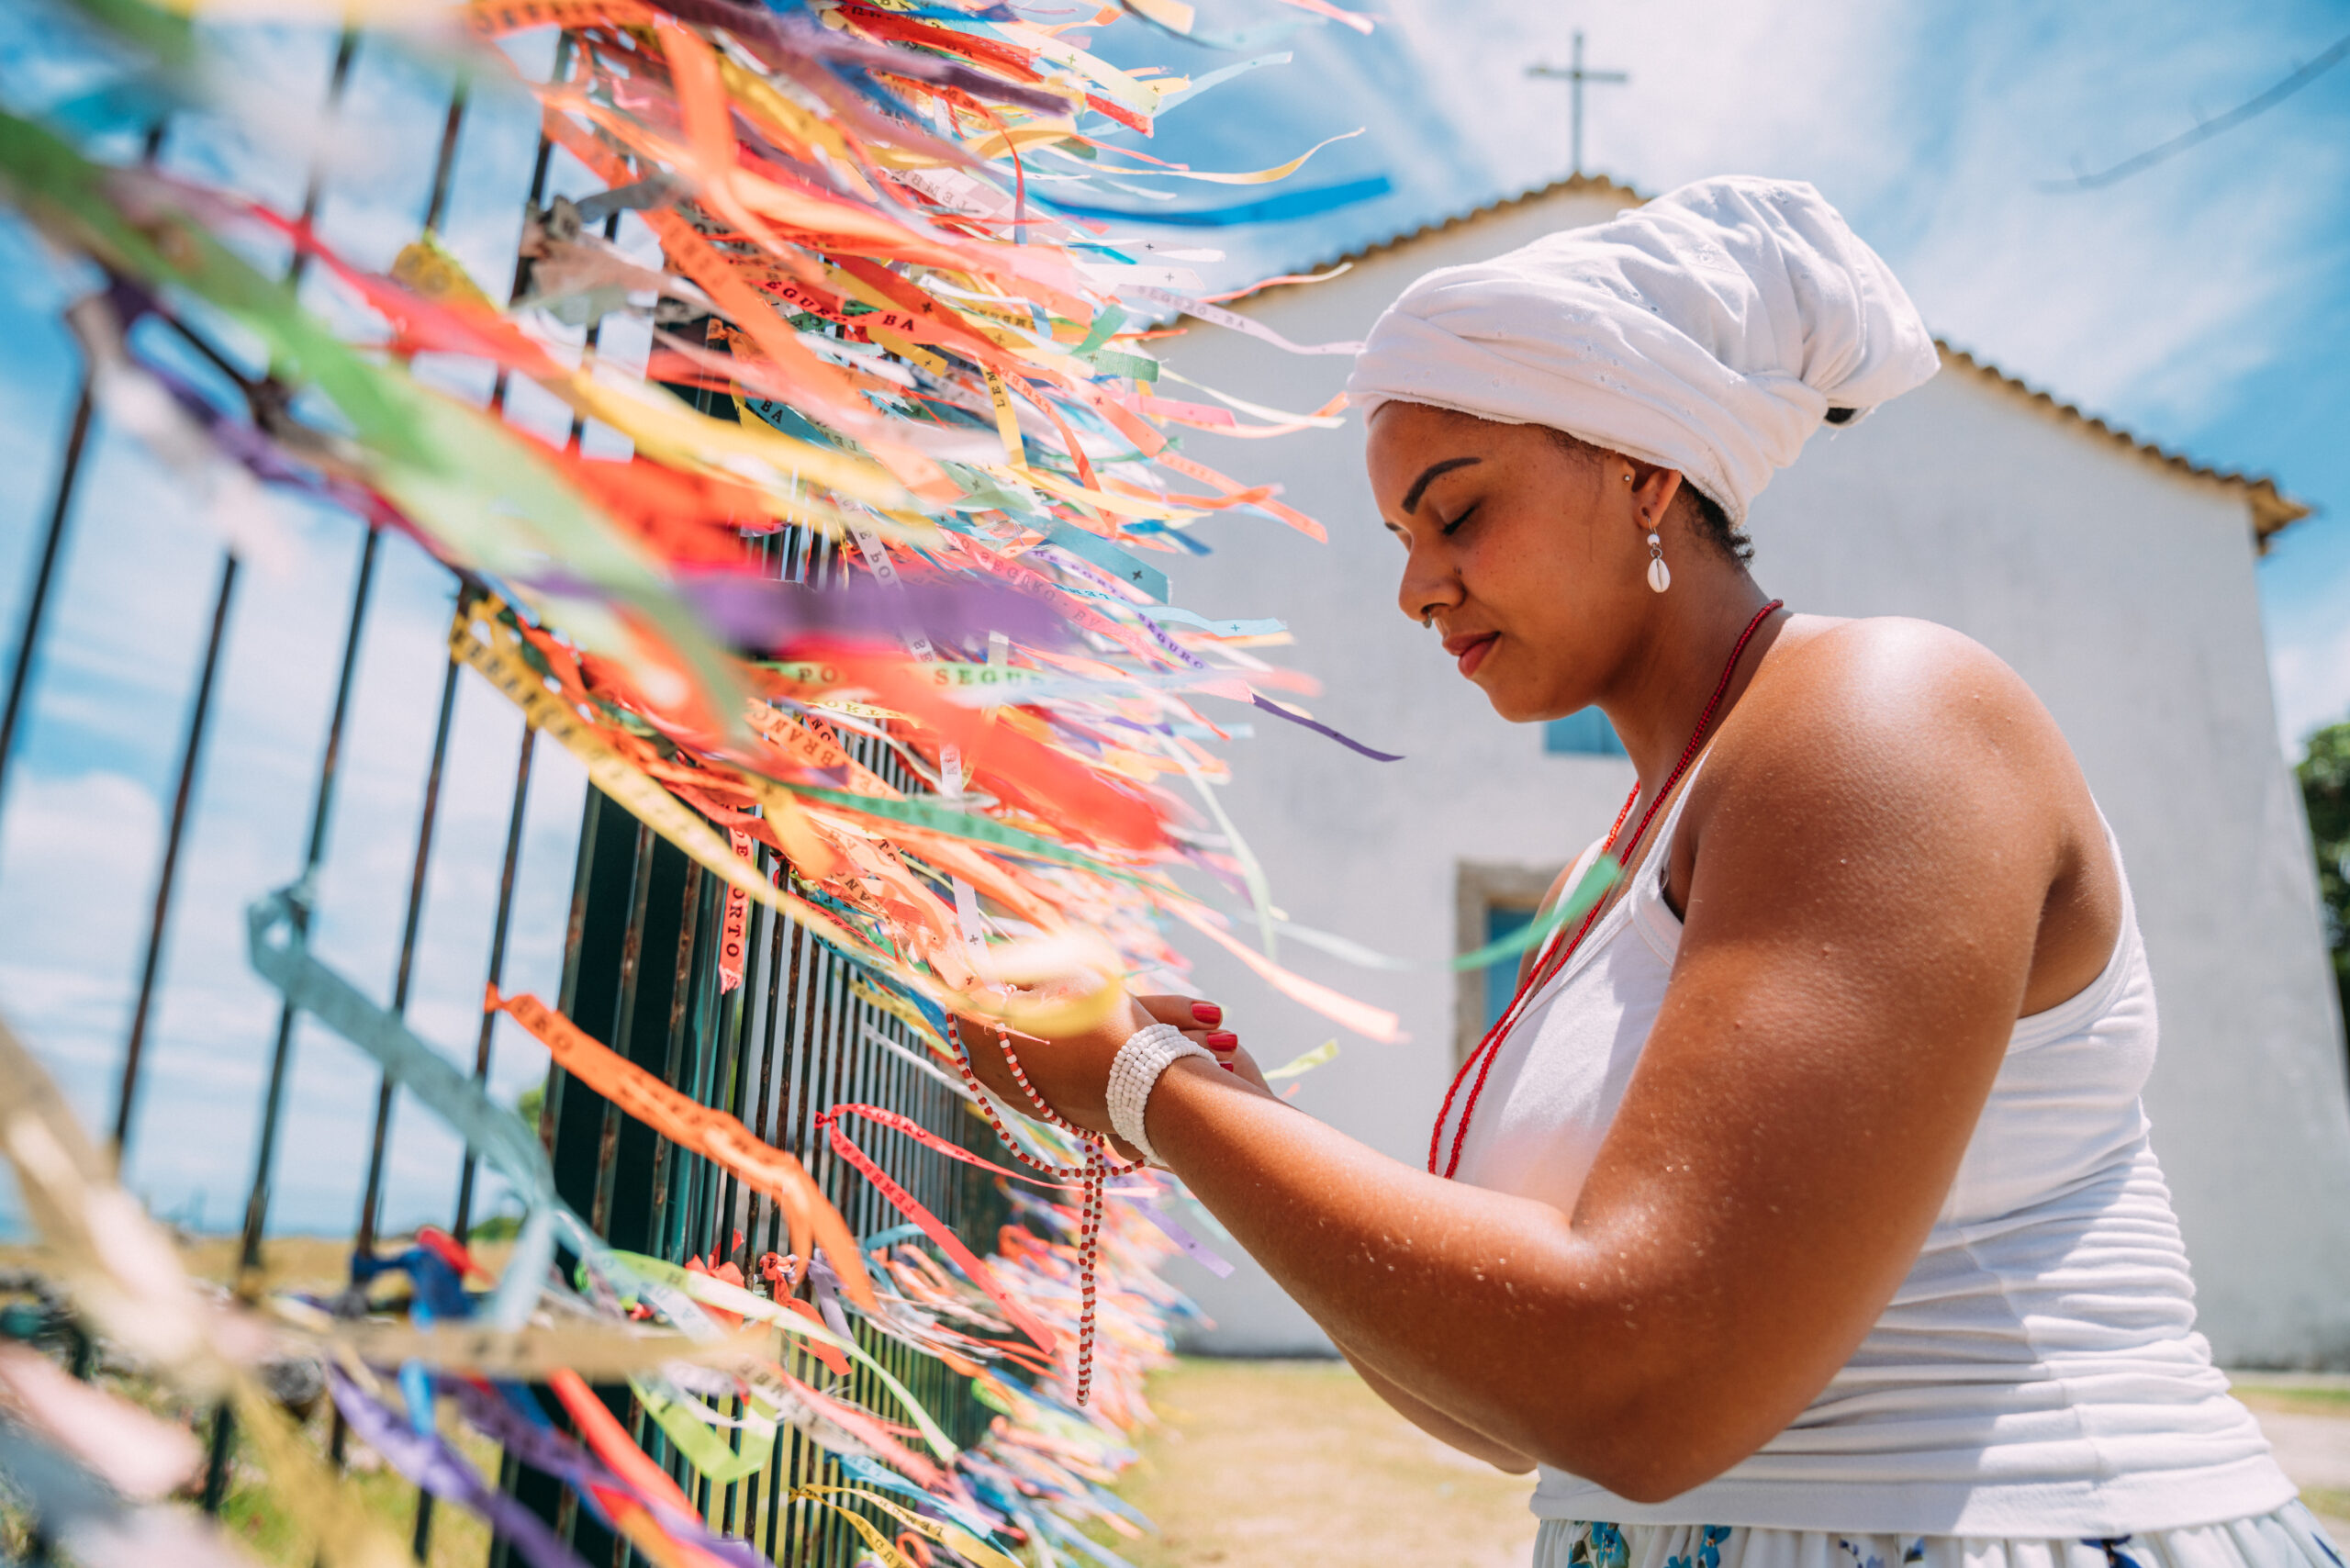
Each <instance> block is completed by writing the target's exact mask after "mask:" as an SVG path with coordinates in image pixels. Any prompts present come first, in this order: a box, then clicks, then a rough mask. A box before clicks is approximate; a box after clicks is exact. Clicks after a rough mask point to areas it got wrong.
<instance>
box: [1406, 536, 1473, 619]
mask: <svg viewBox="0 0 2350 1568" xmlns="http://www.w3.org/2000/svg"><path fill="white" fill-rule="evenodd" d="M1459 602H1460V585H1459V583H1457V582H1456V581H1455V580H1454V579H1453V577H1452V574H1451V573H1450V572H1449V571H1444V570H1440V569H1439V568H1438V566H1437V564H1436V563H1435V562H1434V561H1432V560H1430V559H1428V557H1427V553H1426V552H1424V551H1420V550H1414V551H1413V552H1412V553H1411V554H1409V555H1408V556H1406V557H1405V558H1404V578H1403V581H1402V582H1400V583H1398V584H1397V585H1396V588H1395V604H1396V607H1397V608H1398V609H1400V610H1403V612H1404V614H1406V615H1408V616H1410V617H1411V618H1412V619H1413V620H1415V621H1419V622H1425V621H1427V618H1428V617H1429V616H1430V615H1431V614H1435V613H1438V612H1440V611H1442V610H1449V609H1450V608H1451V607H1452V606H1453V605H1455V604H1457V603H1459Z"/></svg>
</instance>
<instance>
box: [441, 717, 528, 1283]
mask: <svg viewBox="0 0 2350 1568" xmlns="http://www.w3.org/2000/svg"><path fill="white" fill-rule="evenodd" d="M538 738H539V732H538V731H536V730H534V729H532V728H531V726H530V725H529V724H528V723H525V724H524V725H523V726H522V745H521V749H520V755H519V756H517V757H516V759H515V763H514V805H513V808H512V810H511V811H509V812H508V813H507V817H506V857H505V859H504V861H503V862H502V863H501V864H500V865H499V868H498V916H497V919H496V921H495V922H494V923H493V924H491V926H490V931H489V974H488V977H487V984H489V985H491V986H497V985H500V984H502V983H504V981H505V979H506V938H507V933H508V932H509V930H510V929H511V927H512V924H513V916H514V873H515V868H517V867H518V866H519V865H520V863H521V859H522V831H523V828H524V826H525V825H526V820H527V818H528V816H529V810H528V807H529V803H530V798H531V753H532V748H533V746H534V745H535V744H536V742H537V741H538ZM497 1030H498V1014H495V1013H492V1012H490V1011H488V1010H487V1009H486V1008H485V1009H484V1010H483V1012H482V1015H481V1033H480V1035H479V1036H477V1037H476V1039H475V1041H474V1081H475V1082H476V1083H487V1082H488V1081H489V1047H490V1042H491V1040H492V1038H493V1037H494V1036H496V1034H497ZM480 1169H481V1157H480V1156H478V1155H476V1153H475V1152H474V1150H473V1148H472V1146H470V1145H468V1146H467V1147H466V1148H465V1161H464V1167H463V1169H462V1170H461V1171H460V1173H459V1174H458V1177H457V1214H456V1218H455V1219H454V1220H453V1222H452V1223H451V1225H450V1227H449V1228H450V1232H451V1234H452V1235H453V1236H455V1237H456V1238H457V1239H458V1240H459V1241H463V1240H464V1239H465V1238H466V1236H467V1235H468V1234H469V1233H470V1232H471V1231H472V1229H473V1218H474V1181H475V1178H476V1174H477V1173H478V1171H479V1170H480Z"/></svg>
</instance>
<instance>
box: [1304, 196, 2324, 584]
mask: <svg viewBox="0 0 2350 1568" xmlns="http://www.w3.org/2000/svg"><path fill="white" fill-rule="evenodd" d="M1586 193H1587V194H1590V195H1595V196H1617V197H1620V198H1622V200H1623V201H1624V203H1625V205H1627V206H1632V205H1635V204H1638V203H1639V202H1644V201H1646V200H1648V199H1649V198H1648V197H1647V196H1646V195H1644V194H1643V193H1641V192H1639V191H1637V190H1634V189H1633V188H1632V187H1631V186H1629V185H1624V184H1622V183H1620V182H1618V181H1616V180H1611V179H1609V178H1608V177H1607V176H1606V175H1605V174H1571V175H1569V176H1568V177H1567V178H1565V179H1563V180H1554V181H1551V182H1550V184H1548V185H1534V186H1530V187H1528V188H1527V189H1526V190H1523V191H1520V192H1518V193H1517V194H1516V195H1515V196H1501V197H1498V198H1496V199H1494V200H1493V201H1489V202H1486V203H1484V204H1483V206H1480V207H1471V208H1469V209H1468V210H1467V211H1465V212H1457V213H1454V214H1452V215H1451V216H1449V217H1447V218H1438V219H1437V220H1436V221H1435V222H1432V223H1424V224H1422V225H1420V226H1419V227H1418V228H1416V229H1410V230H1404V231H1403V232H1401V233H1397V234H1391V235H1389V236H1388V237H1387V238H1386V239H1383V240H1378V241H1372V242H1371V243H1370V244H1367V245H1361V246H1358V247H1356V248H1355V249H1354V250H1351V251H1348V252H1345V253H1343V254H1341V255H1336V256H1330V257H1327V258H1326V259H1323V260H1321V261H1317V262H1315V263H1314V264H1313V265H1311V266H1308V267H1303V268H1300V269H1299V270H1300V271H1301V272H1306V273H1318V272H1325V271H1327V270H1328V269H1329V268H1331V267H1334V266H1337V265H1338V264H1339V263H1351V262H1360V261H1364V260H1367V259H1369V258H1370V257H1372V256H1383V255H1386V254H1388V253H1389V252H1395V251H1404V250H1409V249H1411V248H1412V247H1413V246H1415V245H1416V244H1418V243H1419V242H1420V241H1424V240H1431V239H1434V238H1435V237H1436V236H1438V235H1439V234H1446V233H1449V232H1450V231H1451V230H1455V229H1459V228H1460V227H1462V226H1463V225H1465V224H1470V223H1474V222H1477V221H1478V220H1479V219H1481V218H1487V217H1490V216H1492V215H1494V214H1496V213H1501V212H1506V211H1508V210H1510V209H1511V208H1513V207H1525V206H1527V205H1530V204H1531V203H1534V202H1538V201H1542V200H1545V199H1547V198H1549V197H1551V196H1579V195H1583V194H1586ZM1298 286H1300V285H1289V284H1284V285H1277V286H1275V287H1274V288H1270V289H1266V290H1264V291H1263V292H1264V293H1266V294H1272V293H1276V292H1279V290H1280V289H1281V288H1287V287H1298ZM1934 343H1935V346H1936V347H1938V348H1940V349H1941V350H1942V363H1943V364H1946V365H1952V366H1954V367H1956V368H1957V369H1960V370H1963V371H1964V372H1966V373H1967V374H1969V375H1975V376H1977V377H1979V378H1981V379H1983V380H1985V381H1986V382H1990V383H1992V384H1994V385H1997V386H1999V387H2000V388H2001V389H2003V390H2004V391H2007V392H2009V393H2010V394H2012V395H2013V396H2016V397H2019V398H2024V399H2026V400H2027V401H2029V402H2031V403H2033V404H2035V405H2037V406H2038V407H2040V408H2042V409H2045V410H2046V411H2048V412H2050V413H2052V414H2054V415H2055V416H2057V417H2058V418H2059V419H2060V420H2064V421H2065V423H2067V424H2070V425H2074V426H2076V427H2077V428H2079V429H2080V430H2082V431H2086V432H2088V433H2091V434H2093V435H2097V436H2101V437H2103V438H2105V439H2106V440H2108V441H2111V442H2115V443H2116V444H2118V445H2121V446H2123V447H2126V448H2128V449H2129V450H2130V451H2132V452H2133V453H2135V454H2138V455H2140V456H2142V457H2145V458H2148V459H2151V460H2152V461H2154V462H2156V463H2160V464H2162V465H2164V466H2165V467H2167V468H2170V469H2172V470H2174V471H2175V472H2177V473H2180V474H2185V475H2188V476H2191V477H2194V478H2198V479H2208V480H2210V481H2212V482H2214V483H2216V484H2220V485H2224V486H2226V487H2229V488H2231V489H2234V490H2238V491H2241V492H2242V493H2243V495H2244V503H2245V505H2246V506H2247V507H2249V508H2250V509H2251V511H2252V532H2253V537H2254V538H2255V540H2256V541H2258V543H2259V545H2260V548H2261V549H2262V550H2263V551H2266V549H2267V548H2268V541H2269V539H2270V538H2271V537H2272V536H2273V535H2275V534H2276V533H2277V532H2278V531H2279V530H2281V529H2283V528H2285V527H2286V526H2287V525H2288V524H2290V523H2294V522H2298V521H2300V520H2301V519H2302V518H2305V517H2307V516H2309V515H2310V509H2309V507H2308V506H2307V505H2306V504H2305V503H2303V502H2300V501H2297V500H2295V499H2294V498H2292V497H2290V496H2288V495H2286V494H2285V493H2284V492H2283V491H2281V490H2279V489H2278V488H2277V481H2276V480H2275V479H2274V478H2272V477H2270V476H2268V475H2266V474H2247V473H2245V472H2244V470H2243V469H2241V468H2215V467H2213V466H2212V465H2210V464H2207V463H2198V462H2196V461H2195V460H2194V459H2193V458H2190V457H2188V456H2187V455H2186V454H2183V453H2178V452H2174V451H2172V450H2171V449H2170V448H2168V447H2166V446H2164V445H2162V444H2161V443H2160V442H2154V441H2149V440H2147V439H2146V438H2145V437H2144V436H2141V435H2137V434H2134V433H2132V431H2126V430H2123V429H2122V428H2121V426H2119V425H2117V424H2114V423H2112V422H2110V421H2109V420H2104V419H2101V418H2099V417H2098V416H2097V415H2095V414H2092V413H2088V412H2087V411H2086V410H2085V409H2082V408H2081V407H2080V406H2079V405H2078V404H2076V403H2068V402H2066V401H2065V400H2064V399H2063V398H2058V397H2056V396H2055V395H2054V394H2053V393H2050V392H2045V391H2042V389H2040V388H2039V387H2037V386H2032V385H2031V384H2030V383H2029V382H2027V381H2024V380H2023V379H2021V378H2020V377H2019V376H2014V375H2009V374H2008V373H2007V372H2006V371H2004V370H2001V369H2000V368H1999V367H1998V366H1997V365H1996V364H1992V363H1991V362H1990V361H1988V360H1986V359H1982V358H1978V357H1977V356H1976V355H1975V354H1973V353H1969V352H1967V351H1966V350H1965V349H1962V348H1959V347H1957V346H1955V345H1954V344H1953V343H1951V342H1949V341H1948V340H1947V339H1944V338H1941V337H1937V338H1936V339H1935V340H1934Z"/></svg>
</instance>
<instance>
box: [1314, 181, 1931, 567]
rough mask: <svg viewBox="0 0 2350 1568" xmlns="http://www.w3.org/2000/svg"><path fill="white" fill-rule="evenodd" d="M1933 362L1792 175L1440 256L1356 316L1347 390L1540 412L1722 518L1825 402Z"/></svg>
mask: <svg viewBox="0 0 2350 1568" xmlns="http://www.w3.org/2000/svg"><path fill="white" fill-rule="evenodd" d="M1940 364H1941V360H1940V356H1939V355H1938V354H1937V353H1936V352H1935V348H1934V341H1933V335H1932V334H1931V333H1930V332H1928V331H1927V330H1926V324H1925V322H1924V321H1923V320H1921V319H1919V315H1918V309H1917V307H1916V306H1914V305H1912V304H1910V303H1909V297H1908V295H1907V294H1905V293H1903V292H1902V288H1901V285H1900V284H1899V283H1897V282H1896V281H1895V279H1894V276H1893V273H1892V271H1891V269H1889V268H1887V267H1886V264H1885V263H1884V262H1883V261H1882V260H1881V259H1879V258H1878V256H1877V254H1876V252H1874V251H1872V250H1870V249H1869V248H1868V247H1867V246H1866V245H1864V244H1863V243H1862V242H1861V241H1860V240H1859V238H1858V237H1856V236H1855V235H1854V234H1853V233H1852V230H1851V229H1850V228H1848V227H1847V226H1846V225H1845V222H1844V219H1843V218H1841V216H1839V215H1838V213H1837V211H1836V209H1835V208H1834V207H1830V206H1829V205H1828V203H1827V202H1826V201H1825V200H1823V199H1821V197H1820V195H1819V193H1818V191H1816V190H1814V189H1812V188H1811V186H1809V185H1805V184H1802V183H1801V182H1798V181H1790V180H1762V179H1752V178H1746V177H1734V178H1724V179H1714V180H1700V181H1698V182H1697V183H1696V184H1695V185H1684V186H1682V187H1681V188H1680V189H1679V190H1677V191H1673V192H1671V193H1670V194H1668V195H1665V196H1659V197H1657V198H1656V199H1655V200H1654V201H1651V202H1650V203H1648V204H1647V205H1646V206H1644V207H1636V208H1634V209H1632V210H1630V211H1628V212H1626V213H1624V214H1622V215H1621V216H1620V217H1617V218H1614V219H1612V220H1610V221H1609V222H1606V223H1602V224H1598V225H1596V226H1594V227H1591V228H1586V229H1569V230H1561V232H1559V233H1556V234H1552V235H1550V236H1549V237H1548V238H1546V239H1541V240H1538V241H1535V242H1534V243H1533V244H1531V245H1527V246H1526V247H1525V248H1523V249H1521V250H1516V251H1512V252H1509V253H1508V254H1507V255H1505V256H1496V257H1494V259H1493V260H1492V261H1489V262H1477V263H1472V264H1470V265H1468V266H1460V267H1445V268H1442V269H1440V270H1438V271H1437V272H1432V273H1430V274H1427V276H1426V277H1423V278H1421V279H1420V280H1419V281H1418V282H1417V283H1416V284H1414V285H1412V286H1411V287H1409V288H1407V289H1405V290H1404V297H1402V298H1401V299H1398V300H1397V301H1396V302H1395V303H1394V304H1393V305H1392V306H1390V307H1388V308H1387V312H1386V314H1384V315H1382V317H1380V319H1379V321H1378V324H1377V325H1375V326H1374V327H1372V328H1371V336H1370V338H1369V340H1368V341H1367V342H1365V343H1364V345H1363V351H1362V354H1361V356H1360V358H1358V359H1357V360H1356V361H1355V371H1354V375H1353V376H1352V377H1351V378H1350V379H1349V380H1348V383H1347V390H1348V393H1349V394H1350V395H1351V397H1352V398H1353V400H1354V401H1355V402H1356V403H1357V404H1358V405H1359V406H1360V407H1361V408H1362V410H1363V415H1364V417H1365V418H1366V419H1368V418H1369V417H1370V415H1371V410H1372V409H1375V408H1377V407H1378V406H1379V405H1380V404H1381V403H1384V402H1391V401H1393V402H1405V403H1429V404H1433V405H1435V406H1436V407H1438V408H1440V409H1456V410H1458V411H1460V412H1461V413H1465V414H1474V415H1476V416H1478V417H1479V418H1481V419H1487V420H1499V421H1501V422H1503V423H1505V424H1522V425H1549V426H1550V427H1552V428H1553V429H1556V430H1561V431H1566V432H1567V433H1568V434H1570V435H1573V436H1579V437H1581V438H1582V439H1583V440H1584V441H1587V442H1591V443H1593V444H1594V445H1595V446H1603V447H1606V448H1607V449H1608V450H1609V451H1611V452H1620V453H1623V454H1626V455H1627V456H1630V457H1636V458H1639V460H1640V461H1642V462H1644V463H1655V464H1659V465H1662V466H1664V467H1667V468H1673V469H1677V470H1678V471H1679V472H1680V474H1681V476H1682V477H1683V478H1684V479H1685V480H1686V481H1687V482H1689V483H1690V484H1692V485H1695V487H1697V488H1698V489H1699V490H1701V491H1703V492H1704V493H1705V494H1706V495H1707V496H1710V497H1712V498H1714V499H1715V500H1716V501H1718V502H1719V503H1720V505H1721V508H1722V510H1724V511H1726V512H1728V513H1729V518H1730V521H1731V522H1732V523H1739V522H1743V521H1745V519H1746V509H1747V504H1748V503H1749V502H1750V501H1751V500H1752V499H1753V498H1755V497H1756V496H1757V495H1758V494H1760V493H1761V492H1762V487H1763V486H1764V485H1766V484H1768V483H1770V479H1771V473H1772V470H1774V469H1775V468H1784V467H1785V466H1786V465H1788V464H1790V463H1792V462H1794V461H1795V459H1796V454H1797V453H1798V452H1800V451H1801V450H1802V449H1803V443H1804V441H1805V439H1806V438H1807V437H1808V436H1809V435H1810V434H1811V432H1812V431H1815V430H1818V428H1819V425H1820V421H1821V420H1823V419H1825V418H1826V416H1827V414H1828V411H1829V410H1830V409H1852V410H1853V415H1854V417H1857V415H1858V414H1860V413H1864V412H1866V411H1867V410H1868V409H1872V408H1874V407H1875V406H1876V405H1877V404H1879V403H1883V402H1886V401H1887V400H1888V399H1890V398H1897V397H1899V396H1900V395H1901V394H1902V393H1904V392H1907V391H1908V390H1909V389H1910V388H1911V387H1913V386H1918V385H1919V383H1921V382H1923V381H1924V380H1925V379H1926V378H1927V377H1928V376H1930V375H1933V373H1934V371H1935V370H1936V369H1937V368H1938V367H1939V365H1940Z"/></svg>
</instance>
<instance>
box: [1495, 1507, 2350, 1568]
mask: <svg viewBox="0 0 2350 1568" xmlns="http://www.w3.org/2000/svg"><path fill="white" fill-rule="evenodd" d="M1534 1568H2345V1565H2344V1562H2343V1560H2342V1555H2341V1553H2340V1552H2338V1551H2335V1550H2334V1546H2333V1541H2331V1540H2327V1539H2326V1534H2325V1531H2324V1529H2322V1527H2320V1525H2319V1524H2318V1522H2317V1520H2316V1518H2314V1517H2312V1516H2311V1513H2310V1511H2309V1509H2307V1508H2305V1507H2303V1506H2301V1505H2300V1504H2299V1503H2288V1504H2286V1505H2285V1506H2283V1507H2281V1508H2279V1509H2277V1511H2276V1512H2275V1513H2271V1514H2257V1515H2255V1516H2253V1517H2252V1518H2243V1519H2232V1520H2230V1521H2229V1522H2227V1523H2226V1524H2218V1525H2197V1526H2194V1527H2192V1528H2189V1529H2164V1530H2145V1531H2142V1532H2140V1533H2139V1534H2136V1535H2125V1536H2116V1537H2114V1538H2112V1539H2111V1540H2071V1539H2067V1538H2064V1537H2057V1538H2053V1539H2051V1538H2047V1537H2014V1536H1966V1535H1839V1534H1837V1533H1836V1532H1835V1531H1833V1530H1816V1529H1811V1530H1805V1529H1749V1528H1747V1527H1745V1526H1742V1525H1741V1526H1735V1527H1732V1526H1727V1525H1611V1524H1597V1523H1590V1522H1585V1521H1581V1520H1575V1519H1545V1520H1543V1521H1542V1530H1541V1533H1540V1534H1539V1535H1538V1536H1537V1537H1536V1538H1535V1541H1534Z"/></svg>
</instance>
